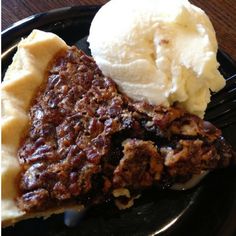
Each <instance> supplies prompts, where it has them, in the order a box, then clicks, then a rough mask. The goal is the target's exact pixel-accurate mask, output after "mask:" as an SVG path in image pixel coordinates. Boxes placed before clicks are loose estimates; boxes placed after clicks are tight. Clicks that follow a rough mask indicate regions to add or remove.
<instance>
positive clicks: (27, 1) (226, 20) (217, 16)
mask: <svg viewBox="0 0 236 236" xmlns="http://www.w3.org/2000/svg"><path fill="white" fill-rule="evenodd" d="M190 1H191V2H192V3H194V4H195V5H197V6H199V7H201V8H202V9H203V10H204V11H205V12H206V13H207V14H208V16H209V17H210V19H211V21H212V23H213V25H214V28H215V30H216V35H217V39H218V42H219V48H221V49H222V50H223V51H225V52H226V53H228V54H229V55H230V56H231V57H232V58H233V59H234V60H235V61H236V14H235V13H236V0H207V1H206V0H190ZM106 2H107V1H106V0H50V1H47V0H34V1H32V0H2V30H4V29H6V28H7V27H9V26H11V25H12V24H13V23H14V22H16V21H18V20H21V19H23V18H25V17H27V16H30V15H33V14H36V13H39V12H44V11H48V10H51V9H54V8H60V7H65V6H73V5H95V4H97V5H98V4H104V3H106Z"/></svg>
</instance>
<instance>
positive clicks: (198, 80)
mask: <svg viewBox="0 0 236 236" xmlns="http://www.w3.org/2000/svg"><path fill="white" fill-rule="evenodd" d="M88 41H89V43H90V48H91V51H92V55H93V57H94V58H95V60H96V62H97V64H98V66H99V67H100V69H101V70H102V72H103V73H104V74H105V75H106V76H110V77H111V78H112V79H114V80H115V81H116V83H117V84H118V85H119V87H120V89H121V90H122V91H123V92H125V93H126V94H127V95H128V96H129V97H131V98H133V99H135V100H146V101H147V102H149V103H151V104H163V105H166V106H169V105H171V104H173V103H174V102H179V104H181V105H182V106H183V107H185V108H186V109H187V110H188V111H189V112H191V113H194V114H197V115H199V116H200V117H203V115H204V111H205V109H206V106H207V103H208V102H209V101H210V90H211V91H218V90H219V89H221V88H222V87H223V86H224V84H225V80H224V78H223V77H222V75H221V74H220V73H219V71H218V70H217V68H218V66H219V64H218V62H217V60H216V52H217V41H216V37H215V31H214V29H213V27H212V24H211V22H210V20H209V18H208V17H207V15H206V14H205V13H204V11H202V10H201V9H199V8H197V7H196V6H194V5H192V4H190V3H189V2H188V1H187V0H165V1H163V0H111V1H110V2H108V3H107V4H106V5H104V6H103V7H102V8H101V9H100V10H99V12H98V13H97V14H96V16H95V18H94V20H93V22H92V25H91V28H90V34H89V38H88Z"/></svg>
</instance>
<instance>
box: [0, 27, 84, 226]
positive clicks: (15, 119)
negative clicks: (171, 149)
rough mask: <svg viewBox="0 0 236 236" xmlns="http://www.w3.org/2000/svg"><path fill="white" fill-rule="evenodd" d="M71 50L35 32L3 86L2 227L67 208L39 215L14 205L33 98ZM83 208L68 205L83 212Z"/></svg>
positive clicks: (20, 48) (22, 46)
mask: <svg viewBox="0 0 236 236" xmlns="http://www.w3.org/2000/svg"><path fill="white" fill-rule="evenodd" d="M66 48H68V46H67V44H66V43H65V42H64V41H63V40H62V39H61V38H59V37H58V36H57V35H55V34H53V33H46V32H43V31H40V30H33V31H32V33H31V34H30V35H29V36H28V37H27V38H25V39H22V40H21V42H20V43H19V45H18V50H17V52H16V54H15V56H14V58H13V62H12V64H11V65H10V66H9V68H8V70H7V72H6V74H5V77H4V81H3V83H2V85H1V101H2V117H1V119H2V122H1V130H2V150H1V152H2V153H1V178H2V189H1V190H2V196H1V197H2V206H1V216H2V226H3V227H5V226H8V225H12V224H14V223H16V222H17V221H20V220H22V219H27V218H32V217H42V216H43V217H45V218H46V217H49V216H50V215H51V214H54V213H61V212H63V211H65V208H59V209H53V210H52V209H51V210H49V211H44V212H40V213H26V212H24V211H22V210H20V209H19V208H18V207H17V205H16V202H15V198H16V196H17V187H16V180H17V178H18V175H19V173H20V171H21V168H20V164H19V162H18V158H17V150H18V147H19V142H20V138H21V136H22V134H23V133H24V130H26V129H27V126H28V124H29V118H28V110H29V105H30V102H31V99H32V98H33V95H34V93H35V91H36V90H37V88H38V87H39V86H40V84H41V83H42V81H43V80H44V77H45V71H46V69H47V67H48V64H49V62H50V61H51V60H52V59H53V57H54V55H55V54H56V53H58V52H59V51H60V50H63V49H66ZM82 207H83V206H68V208H70V209H71V208H73V209H74V208H76V209H79V210H80V209H81V208H82Z"/></svg>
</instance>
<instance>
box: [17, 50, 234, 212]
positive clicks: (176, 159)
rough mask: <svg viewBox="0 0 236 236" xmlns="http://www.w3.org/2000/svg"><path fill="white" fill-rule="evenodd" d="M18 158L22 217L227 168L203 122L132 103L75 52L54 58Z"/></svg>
mask: <svg viewBox="0 0 236 236" xmlns="http://www.w3.org/2000/svg"><path fill="white" fill-rule="evenodd" d="M29 116H30V122H31V123H30V130H29V132H28V134H27V136H26V137H25V138H24V140H22V145H21V147H20V149H19V152H18V156H19V161H20V164H21V166H22V174H21V177H20V184H19V186H20V193H21V194H20V197H18V199H17V202H18V205H19V207H20V208H21V209H23V210H26V211H41V210H45V209H48V208H50V207H57V206H61V205H63V204H67V203H72V202H73V203H76V204H77V203H78V204H79V203H85V204H93V203H97V202H102V201H105V200H107V199H110V198H111V197H112V194H111V193H112V191H113V190H114V189H118V188H128V189H129V190H130V192H131V195H132V194H135V193H137V192H138V191H140V190H142V189H144V188H147V187H150V186H152V185H157V186H160V187H168V186H170V185H171V184H173V183H174V182H176V181H180V182H181V181H182V182H183V181H186V180H188V179H189V178H191V176H192V174H198V173H200V171H201V170H208V169H214V168H217V167H221V166H227V165H229V164H230V162H231V161H232V160H233V152H232V150H231V147H230V146H229V145H228V144H226V143H225V142H224V140H223V139H222V138H221V137H220V135H221V132H220V130H218V129H217V128H215V127H214V126H213V125H212V124H210V123H209V122H205V121H203V120H201V119H200V118H198V117H196V116H194V115H191V114H189V113H187V112H185V111H184V110H182V109H180V108H177V107H170V108H165V107H161V106H151V105H148V104H146V103H144V102H133V101H132V100H130V99H129V98H128V97H126V96H125V95H124V94H121V93H120V92H119V91H118V90H117V87H116V84H115V83H114V82H113V81H112V80H111V79H110V78H107V77H104V76H103V75H102V73H101V71H100V70H99V69H98V67H97V65H96V64H95V62H94V61H93V59H92V58H90V57H88V56H86V55H85V54H84V53H83V52H81V51H79V50H78V49H76V48H75V47H72V48H70V49H68V50H67V51H66V52H63V53H60V55H58V56H57V57H56V58H55V60H54V61H53V62H52V65H51V67H50V69H49V72H48V80H47V81H46V83H45V84H44V86H42V88H41V89H40V91H38V93H37V94H36V96H35V99H34V101H33V104H32V106H31V108H30V112H29Z"/></svg>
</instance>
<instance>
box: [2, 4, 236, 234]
mask: <svg viewBox="0 0 236 236" xmlns="http://www.w3.org/2000/svg"><path fill="white" fill-rule="evenodd" d="M98 9H99V6H91V7H68V8H62V9H58V10H53V11H50V12H47V13H43V14H38V15H35V16H32V17H29V18H26V19H25V20H23V21H20V22H18V23H16V24H14V25H13V26H12V27H10V28H8V29H7V30H5V31H4V32H3V33H2V74H3V75H4V72H5V70H6V68H7V67H8V65H9V64H10V62H11V59H12V56H13V54H14V53H15V51H16V43H17V42H19V40H20V38H21V37H24V36H26V35H28V34H29V33H30V32H31V31H32V29H42V30H45V31H51V32H54V33H56V34H57V35H59V36H60V37H62V38H63V39H64V40H65V41H66V42H67V43H68V44H69V45H73V44H76V45H77V46H79V47H83V49H84V50H87V46H88V45H87V44H86V42H85V40H84V39H83V40H82V41H81V39H82V38H84V37H86V36H87V35H88V33H89V27H90V23H91V20H92V19H93V17H94V15H95V13H96V12H97V11H98ZM218 60H219V62H220V64H221V68H220V69H221V72H222V73H223V75H224V76H225V77H229V76H231V75H232V74H234V73H236V66H235V63H234V62H233V61H232V60H231V59H230V57H228V56H227V55H225V54H224V53H222V52H219V53H218ZM223 133H224V136H225V137H226V138H227V139H228V140H229V141H230V142H231V143H232V145H233V146H236V126H235V125H230V126H228V127H225V128H224V129H223ZM80 216H81V219H80V223H79V224H78V225H77V226H76V227H73V228H69V227H67V226H65V224H64V215H63V214H61V215H57V216H52V217H51V218H49V219H47V220H41V219H32V220H27V221H23V222H20V223H18V224H16V226H15V227H8V228H6V229H3V230H2V233H3V235H4V236H8V235H9V236H14V235H24V236H29V235H34V236H37V235H39V236H42V235H45V236H47V235H48V236H49V235H50V236H53V235H61V236H62V235H63V236H66V235H70V236H73V235H137V236H138V235H140V236H141V235H183V236H185V235H191V236H194V235H198V236H199V235H207V236H210V235H219V236H221V235H222V236H232V235H234V234H235V233H236V169H235V168H228V169H224V170H218V171H215V172H214V173H211V174H209V175H208V176H207V177H206V178H205V179H204V180H203V181H202V182H201V184H199V185H198V186H197V187H195V188H193V189H191V190H188V191H185V192H175V191H162V192H160V191H157V190H155V189H153V190H149V191H147V192H145V193H144V194H143V196H142V197H141V198H140V199H138V200H136V202H135V206H134V207H132V208H130V209H128V210H125V211H118V210H117V209H116V208H115V207H114V206H113V205H112V204H110V203H107V204H104V205H101V206H97V207H93V208H90V209H87V210H86V212H83V214H81V215H80Z"/></svg>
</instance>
